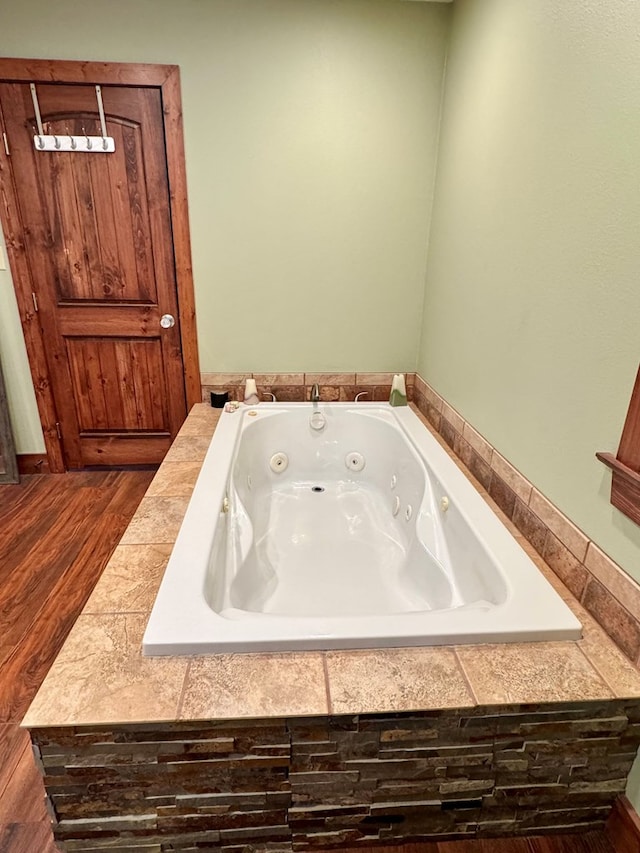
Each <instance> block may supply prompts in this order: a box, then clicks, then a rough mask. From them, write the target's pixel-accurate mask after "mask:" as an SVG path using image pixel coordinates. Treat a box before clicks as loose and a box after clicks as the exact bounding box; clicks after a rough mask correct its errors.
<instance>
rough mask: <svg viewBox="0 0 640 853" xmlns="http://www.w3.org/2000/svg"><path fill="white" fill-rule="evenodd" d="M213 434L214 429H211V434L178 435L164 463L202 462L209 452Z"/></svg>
mask: <svg viewBox="0 0 640 853" xmlns="http://www.w3.org/2000/svg"><path fill="white" fill-rule="evenodd" d="M212 434H213V427H212V429H211V433H208V434H204V435H203V434H202V433H198V434H197V435H189V434H185V433H183V434H182V435H178V437H177V438H176V439H175V441H174V442H173V444H172V445H171V447H170V448H169V452H168V453H167V455H166V456H165V457H164V461H165V462H202V460H203V459H204V457H205V455H206V452H207V450H208V449H209V444H210V443H211V435H212Z"/></svg>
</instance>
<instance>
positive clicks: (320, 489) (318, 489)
mask: <svg viewBox="0 0 640 853" xmlns="http://www.w3.org/2000/svg"><path fill="white" fill-rule="evenodd" d="M311 491H312V492H324V486H311Z"/></svg>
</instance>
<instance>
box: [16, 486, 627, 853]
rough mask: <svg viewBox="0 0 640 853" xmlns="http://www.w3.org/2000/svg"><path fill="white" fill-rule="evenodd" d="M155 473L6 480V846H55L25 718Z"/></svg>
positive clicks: (478, 849)
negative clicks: (10, 482) (23, 722)
mask: <svg viewBox="0 0 640 853" xmlns="http://www.w3.org/2000/svg"><path fill="white" fill-rule="evenodd" d="M152 476H153V475H152V473H151V472H146V471H142V472H141V471H116V472H107V473H102V472H82V473H69V474H42V475H31V476H27V477H23V478H22V481H21V482H20V484H19V485H15V486H0V853H54V851H56V847H55V845H54V843H53V837H52V834H51V828H50V825H49V817H48V815H47V812H46V809H45V805H44V789H43V786H42V781H41V779H40V775H39V773H38V770H37V769H36V766H35V764H34V762H33V758H32V755H31V748H30V742H29V738H28V736H27V734H26V732H24V731H23V730H21V729H20V728H19V723H20V720H21V719H22V717H23V715H24V713H25V711H26V710H27V707H28V706H29V703H30V702H31V700H32V698H33V696H34V695H35V693H36V691H37V689H38V687H39V685H40V684H41V682H42V680H43V679H44V677H45V675H46V673H47V670H48V669H49V667H50V666H51V664H52V662H53V660H54V658H55V656H56V655H57V653H58V651H59V649H60V647H61V646H62V643H63V642H64V639H65V637H66V636H67V634H68V632H69V630H70V629H71V626H72V625H73V623H74V621H75V619H76V618H77V616H78V614H79V612H80V611H81V610H82V607H83V606H84V603H85V601H86V600H87V598H88V597H89V594H90V592H91V590H92V589H93V587H94V585H95V583H96V581H97V579H98V578H99V576H100V574H101V572H102V570H103V568H104V566H105V565H106V563H107V561H108V559H109V556H110V555H111V552H112V551H113V549H114V548H115V546H116V545H117V543H118V540H119V539H120V537H121V536H122V533H123V532H124V529H125V527H126V526H127V524H128V522H129V519H130V518H131V516H132V515H133V513H134V511H135V509H136V507H137V505H138V503H139V501H140V499H141V498H142V495H143V494H144V492H145V490H146V488H147V486H148V484H149V482H150V481H151V478H152ZM203 853H204V851H203ZM318 853H320V851H318ZM358 853H615V849H614V847H613V846H612V845H611V844H610V843H609V841H608V839H607V836H606V835H605V833H604V832H591V833H587V834H582V835H566V836H546V837H535V838H534V837H531V838H507V839H483V840H479V841H453V842H449V841H447V842H438V843H423V844H405V845H403V846H402V847H400V848H398V847H376V848H373V847H359V848H358Z"/></svg>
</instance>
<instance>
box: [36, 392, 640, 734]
mask: <svg viewBox="0 0 640 853" xmlns="http://www.w3.org/2000/svg"><path fill="white" fill-rule="evenodd" d="M218 417H219V412H218V411H215V412H214V411H213V410H212V409H211V407H209V406H208V405H205V404H200V405H197V406H195V407H194V409H193V410H192V412H191V414H190V416H189V418H188V420H187V422H186V423H185V425H184V427H183V430H182V431H181V434H180V437H179V438H178V439H177V440H176V442H175V444H174V447H173V448H172V450H171V451H170V452H169V454H168V456H167V459H166V461H165V462H164V463H163V465H162V466H161V468H160V470H159V472H158V476H157V477H156V478H155V479H154V484H155V485H154V487H153V489H152V490H151V494H148V495H147V496H146V497H145V498H144V499H143V501H142V502H141V504H140V507H139V510H138V512H137V513H136V515H135V516H134V518H133V520H132V522H131V524H130V525H129V528H128V529H127V531H126V533H125V535H124V537H123V539H122V541H121V544H120V545H119V546H118V548H117V549H116V551H115V552H114V554H113V557H112V558H111V560H110V562H109V565H108V566H107V568H106V570H105V572H104V574H103V577H102V579H101V581H100V582H99V584H98V586H97V587H96V589H95V590H94V593H93V595H92V596H91V597H90V599H89V601H88V603H87V605H86V608H85V610H84V612H83V615H82V616H81V617H80V619H79V620H78V622H77V623H76V626H75V627H74V629H73V631H72V632H71V634H70V636H69V638H68V640H67V642H66V644H65V646H64V648H63V650H62V652H61V654H60V655H59V657H58V659H57V660H56V662H55V663H54V665H53V667H52V669H51V670H50V673H49V675H48V676H47V678H46V680H45V682H44V684H43V685H42V688H41V690H40V692H39V693H38V696H37V697H36V699H35V701H34V703H33V704H32V706H31V709H30V710H29V713H28V715H27V717H26V721H25V722H26V724H27V725H29V726H33V727H35V726H55V725H70V724H76V725H83V724H100V723H111V722H125V723H126V722H131V723H134V722H143V721H151V722H153V721H158V722H160V721H166V720H171V719H178V718H180V719H183V720H186V719H202V718H210V719H212V718H230V717H264V716H287V715H293V716H305V715H314V714H326V713H329V712H332V713H335V714H357V713H374V712H390V711H391V712H394V711H396V712H400V711H415V710H431V709H438V708H449V707H469V706H471V705H474V704H476V703H479V704H488V705H494V704H503V703H505V702H507V703H519V702H526V703H528V702H533V703H540V702H564V701H581V700H585V699H602V698H608V697H611V696H613V695H615V696H617V697H619V698H626V697H637V696H640V673H639V672H638V670H637V669H636V668H635V667H634V666H633V665H632V664H630V663H629V662H628V661H627V659H626V658H625V657H624V655H623V654H622V653H621V652H620V651H619V649H618V648H617V647H616V646H615V645H614V643H613V642H612V641H611V640H610V639H609V637H607V636H606V634H605V633H604V631H602V629H600V628H599V626H598V625H597V624H596V623H595V621H594V620H593V619H592V617H591V616H589V614H588V613H587V612H586V611H585V609H584V608H583V607H582V606H581V604H580V603H579V602H578V601H576V599H575V598H574V597H573V596H572V595H571V593H570V592H569V591H568V590H567V588H566V587H565V586H564V585H563V584H562V582H561V581H560V580H559V579H558V577H557V576H556V575H555V574H554V573H553V571H552V570H551V569H550V568H549V566H548V565H547V564H546V563H545V562H544V561H543V560H542V558H541V557H540V556H539V555H538V554H537V553H536V552H535V550H534V549H533V548H532V546H531V545H530V544H529V543H528V542H527V541H526V540H525V539H524V538H523V537H522V536H521V534H520V533H518V531H517V530H516V529H515V527H514V526H513V524H512V523H511V522H510V521H509V520H508V519H507V518H506V517H503V516H502V514H500V513H499V514H500V515H501V517H502V518H503V522H504V523H505V524H506V525H507V526H508V527H509V529H511V530H512V532H514V533H515V535H516V537H517V538H518V541H519V542H520V544H521V545H522V547H523V548H524V549H525V550H526V551H527V553H528V554H529V555H530V556H531V558H532V559H533V560H534V562H535V563H536V565H538V567H539V568H540V570H541V571H542V572H543V573H544V574H545V576H546V577H547V578H548V580H549V582H550V583H551V584H552V585H553V586H554V588H556V589H557V590H558V592H559V593H560V594H561V595H562V597H563V598H564V599H565V600H566V601H567V603H568V604H569V606H570V607H571V608H572V609H573V611H574V612H575V613H576V615H577V616H578V618H579V619H581V621H582V622H583V624H584V626H585V632H584V638H583V639H582V640H580V641H579V642H577V643H575V642H566V643H536V644H514V645H500V646H497V645H492V646H489V645H485V646H463V647H458V648H457V649H456V650H453V649H451V648H445V647H440V648H412V649H386V650H368V651H336V652H327V653H324V654H323V653H319V652H306V653H295V654H294V653H291V654H284V653H283V654H277V655H273V654H270V655H219V656H208V657H194V658H186V657H183V658H143V657H142V656H141V652H140V644H141V638H142V634H143V631H144V627H145V623H146V619H147V615H146V614H147V612H148V611H149V609H150V607H151V606H152V601H153V598H154V596H155V590H156V588H157V585H158V584H159V582H160V579H161V576H162V572H163V571H164V567H165V564H166V562H167V560H168V558H169V554H170V550H171V546H172V543H173V541H174V540H175V537H176V535H177V531H178V528H179V525H180V523H181V520H182V516H183V513H184V511H185V509H186V506H187V502H188V498H187V496H186V494H183V493H182V490H183V489H184V490H185V491H186V489H187V488H188V485H187V484H188V482H189V479H190V477H192V476H193V474H194V472H195V471H196V469H197V468H198V467H199V462H198V463H197V464H196V460H194V458H193V452H194V448H195V449H196V451H197V452H199V453H200V454H201V456H204V451H205V450H206V447H207V446H208V444H209V440H210V436H211V433H212V432H213V429H214V428H215V423H216V422H217V419H218ZM446 449H447V450H448V452H449V453H450V455H451V456H452V458H454V461H455V456H453V454H452V453H451V451H449V449H448V448H446ZM458 464H459V463H458ZM172 484H173V485H172ZM479 491H480V493H481V494H483V496H484V497H485V499H487V500H489V499H488V496H487V495H486V492H485V490H484V489H479ZM176 492H177V493H178V494H175V493H176ZM172 493H173V494H172ZM489 502H491V501H490V500H489ZM572 532H573V531H569V533H568V534H567V531H566V530H563V533H564V534H565V538H566V537H567V535H568V536H570V535H571V533H572ZM565 544H566V542H565ZM573 544H574V547H577V542H574V543H573ZM327 689H328V692H327ZM329 703H330V704H329Z"/></svg>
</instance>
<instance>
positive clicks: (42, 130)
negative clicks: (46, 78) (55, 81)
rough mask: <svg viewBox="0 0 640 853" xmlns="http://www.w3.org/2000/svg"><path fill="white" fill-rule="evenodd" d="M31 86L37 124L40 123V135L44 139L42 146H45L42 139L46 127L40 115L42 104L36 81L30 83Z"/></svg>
mask: <svg viewBox="0 0 640 853" xmlns="http://www.w3.org/2000/svg"><path fill="white" fill-rule="evenodd" d="M29 88H30V89H31V100H32V101H33V110H34V112H35V115H36V124H37V125H38V136H39V137H40V139H41V141H42V145H40V148H44V140H43V139H42V137H43V136H44V127H43V126H42V116H41V115H40V104H39V103H38V93H37V92H36V85H35V83H30V84H29Z"/></svg>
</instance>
